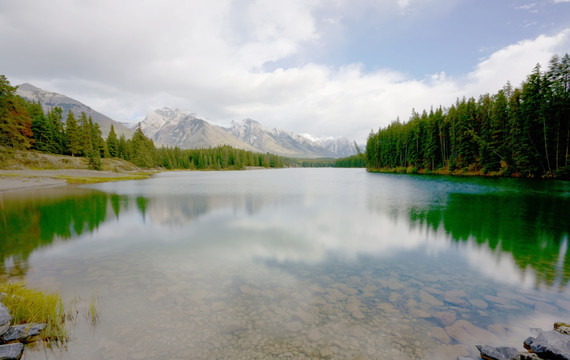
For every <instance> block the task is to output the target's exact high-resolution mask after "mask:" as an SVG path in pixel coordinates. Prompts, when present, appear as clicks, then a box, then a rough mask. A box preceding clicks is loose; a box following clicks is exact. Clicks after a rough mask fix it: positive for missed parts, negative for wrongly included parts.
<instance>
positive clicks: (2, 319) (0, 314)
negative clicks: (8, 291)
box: [0, 303, 12, 335]
mask: <svg viewBox="0 0 570 360" xmlns="http://www.w3.org/2000/svg"><path fill="white" fill-rule="evenodd" d="M10 321H12V315H10V311H8V308H7V307H6V306H4V304H2V303H0V335H2V334H4V333H5V332H6V331H8V329H10Z"/></svg>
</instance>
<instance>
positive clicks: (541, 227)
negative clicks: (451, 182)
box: [409, 192, 570, 287]
mask: <svg viewBox="0 0 570 360" xmlns="http://www.w3.org/2000/svg"><path fill="white" fill-rule="evenodd" d="M569 213H570V199H569V198H567V197H564V196H554V195H548V194H537V193H531V194H529V193H512V192H508V193H490V194H469V193H451V194H449V195H448V198H447V202H446V204H445V206H438V207H431V208H424V209H419V208H412V209H411V210H410V211H409V215H410V218H411V220H412V223H416V224H417V223H420V224H427V225H428V226H429V227H431V228H432V229H434V230H438V229H439V228H440V227H443V229H444V230H445V232H446V233H447V234H449V235H450V236H451V237H452V238H453V239H454V240H455V241H457V242H468V241H475V242H476V243H477V244H478V245H480V246H481V245H486V246H488V247H489V248H490V249H492V250H493V251H495V252H498V251H503V252H508V253H510V254H512V256H513V259H514V260H515V262H516V264H517V266H518V267H519V268H520V270H521V272H523V271H525V270H526V269H527V268H528V267H531V268H532V269H533V270H534V271H535V272H536V282H537V284H536V285H537V286H538V285H540V284H546V285H548V286H553V285H556V284H558V283H559V285H560V286H561V287H565V286H566V284H567V283H568V280H569V278H570V261H569V257H570V255H569V252H568V251H566V248H567V242H568V234H569V233H570V221H568V214H569Z"/></svg>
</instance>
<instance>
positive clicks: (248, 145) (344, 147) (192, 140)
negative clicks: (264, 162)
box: [141, 107, 356, 158]
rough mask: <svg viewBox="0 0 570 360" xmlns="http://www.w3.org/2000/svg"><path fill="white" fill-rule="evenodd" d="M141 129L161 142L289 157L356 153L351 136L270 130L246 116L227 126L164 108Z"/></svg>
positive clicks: (338, 155) (150, 117)
mask: <svg viewBox="0 0 570 360" xmlns="http://www.w3.org/2000/svg"><path fill="white" fill-rule="evenodd" d="M141 130H142V131H143V133H144V134H145V135H146V136H148V137H149V138H151V139H152V140H153V141H154V142H155V143H157V144H158V145H167V146H178V147H180V148H186V149H190V148H202V147H210V146H212V147H214V146H219V145H230V146H233V147H235V148H239V149H244V150H249V151H255V152H262V153H266V152H269V153H272V154H276V155H281V156H288V157H300V158H317V157H335V158H338V157H344V156H350V155H353V154H355V153H356V150H355V149H354V147H351V146H350V142H349V141H348V140H347V139H342V138H340V139H339V138H327V139H319V138H314V137H312V136H310V135H306V134H305V135H299V134H295V133H293V132H289V131H285V130H281V129H269V128H266V127H264V126H263V125H261V124H260V123H259V122H257V121H255V120H252V119H246V120H243V121H241V122H236V121H233V122H232V124H231V127H229V128H223V127H219V126H215V125H212V124H210V123H208V122H207V121H206V120H203V119H200V118H199V117H197V115H196V114H192V113H190V112H188V111H183V110H179V109H170V108H167V107H164V108H162V109H158V110H155V111H153V112H151V113H150V114H148V115H147V116H146V118H145V119H144V121H142V122H141Z"/></svg>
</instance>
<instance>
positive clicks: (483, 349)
mask: <svg viewBox="0 0 570 360" xmlns="http://www.w3.org/2000/svg"><path fill="white" fill-rule="evenodd" d="M476 347H477V350H479V352H480V353H481V357H482V358H483V359H489V360H511V359H515V358H517V357H518V356H519V351H518V350H517V349H515V348H514V347H509V346H500V347H494V346H489V345H477V346H476Z"/></svg>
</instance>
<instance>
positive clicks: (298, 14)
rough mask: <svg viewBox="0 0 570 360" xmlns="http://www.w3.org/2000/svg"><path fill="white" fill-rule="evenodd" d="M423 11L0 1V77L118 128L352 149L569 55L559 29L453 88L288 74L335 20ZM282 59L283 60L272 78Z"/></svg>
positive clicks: (442, 83) (389, 6)
mask: <svg viewBox="0 0 570 360" xmlns="http://www.w3.org/2000/svg"><path fill="white" fill-rule="evenodd" d="M452 2H453V1H451V0H449V1H448V2H447V3H449V4H451V3H452ZM430 4H431V3H430V2H429V1H427V0H422V1H419V0H418V1H411V0H391V1H388V0H382V1H375V2H368V1H364V0H359V1H350V2H349V1H347V0H336V1H334V2H326V4H325V3H324V2H322V1H319V0H312V1H302V0H294V1H287V2H274V1H263V0H209V1H207V2H187V1H182V0H170V1H162V2H140V1H136V0H125V1H120V2H118V1H112V0H100V1H96V2H83V1H82V2H79V1H73V0H54V1H51V2H47V1H46V2H43V1H39V2H36V1H31V0H20V1H17V2H16V1H14V2H9V1H8V2H0V43H2V44H3V49H6V53H9V54H11V56H2V57H1V59H0V68H1V69H4V70H3V71H8V72H7V73H6V75H7V76H8V78H9V80H10V81H11V82H12V83H14V84H18V83H20V82H31V83H33V84H35V85H37V86H40V87H42V88H44V89H46V90H52V91H57V92H61V93H64V94H66V95H68V96H71V97H74V98H77V99H78V100H80V101H83V102H85V103H86V104H88V105H90V106H92V107H93V108H95V109H97V110H99V111H101V112H103V113H105V114H106V115H109V116H111V117H112V118H114V119H116V120H119V121H124V120H128V119H130V120H131V121H135V120H136V121H140V120H142V119H143V118H144V115H145V114H146V113H147V112H149V111H152V110H154V109H156V108H159V107H162V106H172V107H178V108H182V109H187V110H190V111H192V112H196V113H200V114H203V115H205V116H206V117H207V118H209V119H210V120H212V121H213V122H218V123H225V124H227V123H229V121H231V120H239V119H242V118H247V117H250V118H254V119H256V120H258V121H260V122H262V123H263V124H264V125H266V126H269V127H279V128H283V129H287V130H291V131H295V132H299V133H310V134H313V135H319V136H323V135H326V136H328V135H333V136H343V135H344V136H347V137H349V138H350V139H353V138H355V139H357V140H358V141H364V140H365V138H366V136H367V134H368V132H369V131H370V129H371V128H374V129H377V128H378V127H380V126H386V125H387V124H388V123H389V122H391V121H392V120H394V119H395V118H396V117H397V116H399V117H400V118H401V119H402V120H407V118H408V116H409V114H410V113H411V110H412V108H415V109H416V110H418V111H421V110H423V109H428V110H429V108H430V107H431V106H432V105H433V106H434V107H437V106H439V105H443V106H449V105H450V104H451V103H453V102H454V100H455V98H457V97H462V96H477V95H479V94H482V93H486V92H494V91H497V90H498V89H499V88H501V87H502V86H503V85H504V84H505V83H506V81H507V80H510V81H511V82H512V83H513V85H518V84H519V83H520V82H521V81H522V80H524V78H525V76H526V75H527V74H528V73H529V72H530V71H531V70H532V68H533V67H534V65H535V64H536V62H541V63H544V64H546V63H547V61H548V60H549V58H550V57H551V56H552V55H553V54H554V53H562V52H566V51H567V49H568V48H569V46H568V44H569V37H570V33H569V31H568V30H566V31H562V32H560V33H558V34H556V35H553V36H546V35H542V36H539V37H537V38H536V39H529V40H524V41H521V42H519V43H516V44H514V45H510V46H507V47H505V48H503V49H501V50H499V51H497V52H495V53H494V54H492V55H491V56H489V57H488V58H486V59H485V60H483V61H481V62H480V63H479V64H478V65H477V66H476V67H475V69H474V70H473V71H472V72H471V73H470V74H468V75H467V76H465V77H463V78H458V77H457V78H453V77H450V76H446V75H445V73H444V72H443V71H445V70H446V69H441V72H439V73H437V74H433V75H427V76H426V77H425V78H422V79H414V78H411V77H410V76H409V75H406V74H404V73H402V72H400V71H397V70H394V69H379V70H374V71H367V70H366V69H365V68H364V66H363V65H362V64H358V63H355V64H346V65H343V66H331V65H328V64H325V63H321V62H319V63H316V62H312V61H311V59H310V58H308V59H305V61H300V62H297V61H296V60H297V59H304V58H303V56H302V55H303V51H304V50H306V49H311V48H314V47H319V46H323V45H322V44H323V43H324V42H327V41H328V42H331V41H332V40H331V39H332V38H331V36H332V35H331V34H334V36H337V35H339V36H342V31H345V30H346V29H345V28H343V21H344V20H343V19H345V18H347V17H351V18H352V19H357V18H358V17H359V16H363V15H362V14H363V13H365V12H372V13H374V14H378V19H379V20H378V21H382V19H384V18H386V17H389V16H396V15H401V14H402V11H403V10H405V12H406V13H408V12H411V11H415V13H416V14H417V13H419V12H420V9H425V8H427V7H428V6H431V5H430ZM62 9H65V11H64V12H63V11H62ZM325 30H327V31H330V33H327V32H325ZM325 38H326V39H327V41H325V40H324V39H325ZM328 42H327V44H328ZM328 45H330V44H328ZM290 59H295V61H291V63H289V64H288V66H285V65H283V64H287V61H288V60H290ZM280 64H281V65H280ZM280 66H281V67H280Z"/></svg>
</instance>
